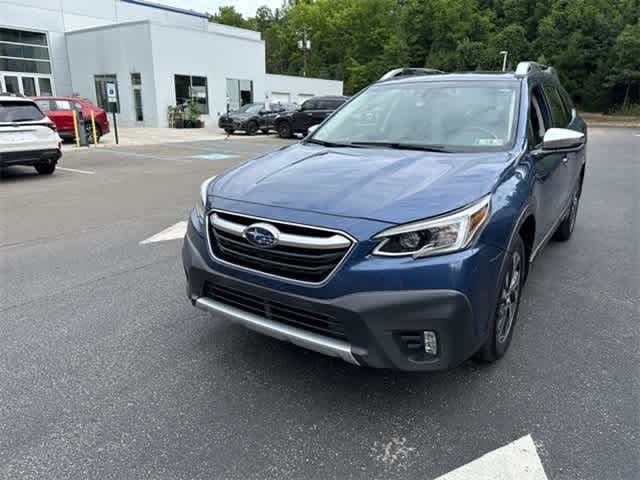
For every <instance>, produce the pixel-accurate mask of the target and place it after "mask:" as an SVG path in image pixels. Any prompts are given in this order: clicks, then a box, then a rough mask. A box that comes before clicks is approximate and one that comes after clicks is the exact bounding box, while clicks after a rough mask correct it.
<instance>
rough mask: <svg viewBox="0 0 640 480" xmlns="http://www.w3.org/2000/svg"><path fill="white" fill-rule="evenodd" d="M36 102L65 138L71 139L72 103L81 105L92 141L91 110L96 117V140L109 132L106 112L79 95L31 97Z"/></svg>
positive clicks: (72, 134) (72, 136)
mask: <svg viewBox="0 0 640 480" xmlns="http://www.w3.org/2000/svg"><path fill="white" fill-rule="evenodd" d="M32 98H33V100H35V102H36V103H37V104H38V106H39V107H40V110H42V111H43V112H44V114H45V115H46V116H47V117H49V118H50V119H51V120H52V121H53V123H55V124H56V128H57V129H58V134H59V135H60V137H62V138H63V139H65V140H69V139H71V140H73V139H74V137H75V135H74V133H73V114H72V109H73V105H74V103H79V104H80V105H82V116H83V117H84V119H85V129H86V130H87V134H88V137H89V141H90V142H91V141H92V136H91V135H92V134H91V111H93V112H94V115H95V117H96V135H97V137H98V141H100V137H101V136H102V135H104V134H105V133H109V120H108V119H107V113H106V112H105V111H104V110H103V109H101V108H100V107H98V106H96V105H94V104H93V103H91V102H89V101H88V100H85V99H84V98H79V97H32Z"/></svg>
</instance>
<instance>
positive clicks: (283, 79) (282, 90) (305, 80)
mask: <svg viewBox="0 0 640 480" xmlns="http://www.w3.org/2000/svg"><path fill="white" fill-rule="evenodd" d="M265 77H266V83H267V94H268V96H269V98H270V99H271V98H272V97H273V98H275V99H276V100H277V99H278V98H282V95H283V94H285V95H286V94H288V95H289V102H291V103H298V104H299V103H302V102H303V101H304V100H305V99H307V98H309V97H312V96H315V95H342V81H340V80H324V79H321V78H310V77H293V76H290V75H273V74H266V76H265ZM273 94H275V95H273Z"/></svg>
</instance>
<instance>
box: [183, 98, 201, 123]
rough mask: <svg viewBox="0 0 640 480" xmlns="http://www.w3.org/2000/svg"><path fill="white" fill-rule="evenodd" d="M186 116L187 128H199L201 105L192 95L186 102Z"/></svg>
mask: <svg viewBox="0 0 640 480" xmlns="http://www.w3.org/2000/svg"><path fill="white" fill-rule="evenodd" d="M185 107H186V114H187V115H186V116H187V119H188V120H187V121H188V125H185V126H186V127H187V128H198V121H199V120H200V105H198V102H197V101H196V99H195V98H193V97H191V98H190V99H189V100H187V101H186V102H185Z"/></svg>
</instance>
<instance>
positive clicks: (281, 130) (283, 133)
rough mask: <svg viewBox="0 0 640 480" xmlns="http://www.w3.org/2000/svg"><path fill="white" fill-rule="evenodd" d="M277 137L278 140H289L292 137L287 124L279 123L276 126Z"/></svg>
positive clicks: (289, 126)
mask: <svg viewBox="0 0 640 480" xmlns="http://www.w3.org/2000/svg"><path fill="white" fill-rule="evenodd" d="M278 136H279V137H280V138H291V137H292V136H293V131H292V130H291V125H290V124H289V122H280V123H279V124H278Z"/></svg>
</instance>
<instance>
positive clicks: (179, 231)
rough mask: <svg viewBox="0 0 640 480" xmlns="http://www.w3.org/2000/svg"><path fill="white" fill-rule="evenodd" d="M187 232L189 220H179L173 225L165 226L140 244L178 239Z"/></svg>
mask: <svg viewBox="0 0 640 480" xmlns="http://www.w3.org/2000/svg"><path fill="white" fill-rule="evenodd" d="M185 233H187V222H178V223H176V224H175V225H171V226H170V227H169V228H165V229H164V230H162V231H161V232H158V233H156V234H155V235H152V236H151V237H149V238H147V239H145V240H142V241H141V242H140V245H146V244H148V243H155V242H166V241H167V240H178V239H179V238H182V237H184V234H185Z"/></svg>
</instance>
